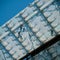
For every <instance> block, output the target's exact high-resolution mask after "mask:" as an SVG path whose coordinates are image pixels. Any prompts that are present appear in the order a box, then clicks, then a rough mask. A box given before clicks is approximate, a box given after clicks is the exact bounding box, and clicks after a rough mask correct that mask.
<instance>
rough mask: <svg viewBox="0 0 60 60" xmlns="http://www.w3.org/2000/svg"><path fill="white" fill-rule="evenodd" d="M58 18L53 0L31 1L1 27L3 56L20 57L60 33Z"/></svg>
mask: <svg viewBox="0 0 60 60" xmlns="http://www.w3.org/2000/svg"><path fill="white" fill-rule="evenodd" d="M41 2H42V3H41ZM40 3H41V5H39V4H40ZM59 19H60V13H59V10H57V4H55V1H54V0H50V1H48V2H46V1H44V0H38V1H37V0H36V1H35V2H33V3H32V4H31V5H30V6H28V7H27V8H25V9H24V10H22V11H21V12H20V13H18V14H17V15H16V16H15V17H13V18H12V19H10V20H9V21H8V22H7V23H5V24H4V25H3V26H2V27H1V30H0V31H2V29H3V31H4V33H1V34H0V41H1V42H0V43H1V47H2V48H1V50H2V51H3V52H4V55H5V58H6V59H7V58H8V59H7V60H9V59H10V60H14V59H20V58H22V57H24V56H25V55H26V54H28V53H30V52H31V51H33V50H35V49H37V48H38V47H39V46H41V45H42V44H44V43H46V42H47V41H49V40H50V39H52V38H53V37H55V36H56V35H57V34H60V20H59Z"/></svg>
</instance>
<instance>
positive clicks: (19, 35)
mask: <svg viewBox="0 0 60 60" xmlns="http://www.w3.org/2000/svg"><path fill="white" fill-rule="evenodd" d="M22 27H23V24H22V25H20V27H19V32H18V38H19V37H20V38H21V39H22V36H21V31H22Z"/></svg>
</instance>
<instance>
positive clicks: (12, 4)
mask: <svg viewBox="0 0 60 60" xmlns="http://www.w3.org/2000/svg"><path fill="white" fill-rule="evenodd" d="M33 1H34V0H0V26H1V25H3V24H4V23H5V22H7V21H8V20H9V19H10V18H12V17H13V16H15V15H16V14H17V13H18V12H20V11H21V10H23V9H24V8H25V7H26V6H28V5H29V4H30V3H31V2H33Z"/></svg>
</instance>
